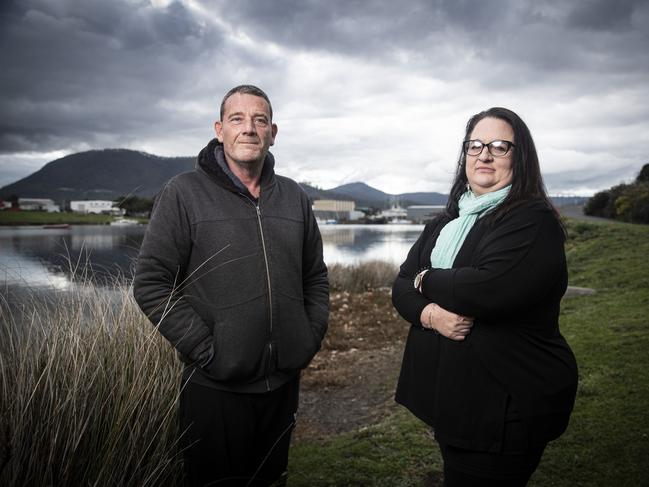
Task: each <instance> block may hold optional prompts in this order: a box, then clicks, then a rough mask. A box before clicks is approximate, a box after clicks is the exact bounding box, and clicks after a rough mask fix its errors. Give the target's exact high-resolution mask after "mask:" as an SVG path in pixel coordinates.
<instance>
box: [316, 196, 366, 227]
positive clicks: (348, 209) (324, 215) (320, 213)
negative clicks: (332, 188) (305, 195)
mask: <svg viewBox="0 0 649 487" xmlns="http://www.w3.org/2000/svg"><path fill="white" fill-rule="evenodd" d="M355 208H356V203H355V202H354V201H345V200H315V201H314V202H313V213H314V214H315V217H316V220H318V221H325V222H326V221H331V220H335V221H341V220H343V221H348V220H354V219H358V218H359V216H358V215H359V212H357V211H355ZM360 215H361V216H362V213H360Z"/></svg>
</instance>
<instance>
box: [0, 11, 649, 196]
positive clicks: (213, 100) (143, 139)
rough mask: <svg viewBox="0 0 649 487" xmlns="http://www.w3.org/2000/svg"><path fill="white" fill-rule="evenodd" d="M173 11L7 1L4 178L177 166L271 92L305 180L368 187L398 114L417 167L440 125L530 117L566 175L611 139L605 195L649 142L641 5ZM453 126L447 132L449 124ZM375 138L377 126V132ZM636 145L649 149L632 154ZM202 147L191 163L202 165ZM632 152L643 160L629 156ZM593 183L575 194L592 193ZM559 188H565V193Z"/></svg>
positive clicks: (648, 71)
mask: <svg viewBox="0 0 649 487" xmlns="http://www.w3.org/2000/svg"><path fill="white" fill-rule="evenodd" d="M166 3H167V2H164V1H159V0H155V1H154V0H110V1H106V0H57V1H51V0H20V1H10V0H4V1H0V43H1V46H2V49H1V51H0V66H2V70H3V71H2V76H1V77H0V112H1V113H2V119H1V120H0V162H2V161H3V160H4V161H9V159H8V158H10V157H11V155H12V154H27V153H28V154H30V157H31V154H37V153H41V154H42V153H47V152H52V151H74V150H78V149H79V148H81V147H82V148H89V147H96V148H101V147H118V146H122V147H123V146H132V147H134V148H139V147H141V146H142V145H143V144H149V145H148V147H147V150H149V151H152V152H159V153H160V152H161V151H160V150H159V147H160V144H163V145H164V144H167V145H165V149H167V150H171V151H173V150H176V147H178V146H177V145H176V146H172V144H170V143H167V141H169V140H172V139H176V138H178V137H186V138H187V140H188V141H189V138H190V137H189V136H188V135H187V134H189V133H190V132H194V133H199V134H200V135H199V138H200V137H201V136H202V135H203V134H205V136H206V137H207V136H210V135H211V134H210V133H208V130H209V127H210V125H211V123H212V121H213V117H214V116H215V115H216V114H217V109H218V104H219V102H220V97H221V96H222V95H223V94H224V93H225V92H226V91H227V90H228V89H229V88H231V87H232V86H234V85H235V84H239V83H254V84H258V85H259V86H261V87H262V88H263V89H265V90H266V91H267V92H268V93H269V95H270V96H271V99H272V100H273V102H274V105H275V107H276V111H277V112H278V114H281V115H289V117H288V118H290V122H289V121H288V120H286V119H285V121H286V122H287V123H288V125H282V123H283V121H281V120H280V121H279V122H280V126H281V127H282V130H281V132H280V134H281V135H280V146H279V147H276V149H277V150H279V151H281V150H282V147H286V146H282V144H284V143H286V142H288V140H289V138H290V137H287V136H285V135H284V134H285V132H284V128H283V127H287V128H290V130H291V133H292V134H295V133H297V132H299V133H300V136H299V137H298V138H299V139H300V140H299V141H298V142H297V143H296V146H295V147H287V148H286V151H287V153H291V154H296V155H297V156H296V157H295V158H296V159H297V161H296V162H295V163H294V164H295V167H304V168H305V169H304V170H305V171H306V170H307V169H306V168H307V167H312V168H317V170H322V171H325V170H328V171H330V172H331V173H336V174H338V173H340V174H343V173H345V174H352V175H354V174H357V172H358V171H357V169H356V168H354V167H351V166H353V165H354V164H356V165H359V164H362V162H359V161H361V160H364V159H363V158H364V157H366V155H367V153H368V149H371V150H377V155H378V154H381V153H382V151H379V150H378V149H376V148H377V147H379V146H381V144H382V139H381V138H380V137H381V136H380V134H379V135H376V134H375V132H381V131H382V130H383V129H384V125H385V124H387V121H388V120H389V117H391V116H393V115H394V114H395V113H396V114H399V115H400V117H403V119H401V118H400V119H399V123H398V124H397V125H398V127H395V128H396V129H402V130H403V133H402V134H401V137H398V136H396V137H395V139H394V141H393V143H391V144H389V145H390V146H392V145H395V147H396V146H397V144H400V143H403V144H404V145H403V146H399V147H402V149H403V150H406V151H408V150H410V148H409V147H408V144H407V143H406V142H402V141H404V140H407V139H408V136H409V134H407V133H406V130H405V128H404V127H406V126H407V125H408V123H411V119H410V118H409V117H414V118H415V119H417V120H421V118H422V117H427V116H428V113H432V115H431V116H430V118H429V119H428V122H430V121H433V120H434V116H445V117H451V118H453V117H456V116H457V115H458V114H459V113H463V114H464V113H465V112H466V113H465V114H466V116H468V115H469V113H473V112H475V111H478V110H479V109H481V108H484V107H486V106H491V105H505V106H512V108H514V109H516V110H519V109H526V110H523V111H527V112H528V113H530V112H531V113H533V114H534V115H535V116H536V117H537V120H540V121H542V123H543V126H544V127H543V128H544V130H545V131H546V133H548V134H549V133H550V132H552V133H553V134H554V133H555V132H554V131H555V130H556V131H557V132H560V133H561V134H564V133H565V132H570V135H569V136H561V135H559V136H555V137H553V138H552V140H553V141H555V142H556V145H555V146H553V149H554V150H555V151H556V153H561V154H568V155H565V158H566V160H565V161H564V160H563V159H562V160H561V161H560V164H564V163H565V164H568V163H569V157H570V155H569V154H571V153H572V152H571V151H572V149H571V147H570V145H571V144H575V145H579V144H581V140H583V137H592V134H596V143H593V144H591V146H590V149H589V150H588V151H582V152H583V153H585V152H588V154H586V155H584V154H583V153H581V152H580V154H579V157H584V158H585V157H588V158H590V159H592V160H595V159H597V160H598V161H603V160H605V159H606V158H607V157H609V154H612V156H613V157H617V156H619V157H620V160H621V161H622V162H620V161H617V162H616V163H615V164H611V168H610V169H609V168H608V167H606V168H604V166H605V165H604V164H603V163H601V162H600V163H599V164H600V166H599V167H602V169H601V171H600V172H598V173H597V175H593V174H589V176H588V177H589V178H591V180H589V181H588V183H589V184H591V183H592V184H599V182H601V181H603V180H604V179H606V178H611V177H613V176H612V175H613V174H614V173H615V170H616V169H615V167H616V165H617V167H621V166H624V167H625V169H624V170H625V171H627V169H626V168H627V166H628V167H630V164H631V163H629V161H637V160H638V155H637V153H638V151H637V149H635V147H640V146H641V145H643V142H644V139H642V137H643V136H642V135H641V134H642V133H644V132H646V120H648V119H649V103H647V101H646V99H647V86H649V56H648V55H647V47H648V46H649V29H647V28H646V26H647V25H649V4H648V3H647V2H646V1H643V0H620V1H616V2H613V1H604V0H585V1H567V2H566V1H565V0H534V1H532V0H529V1H525V2H520V1H518V0H492V1H489V2H484V1H479V0H411V1H408V2H395V1H394V0H374V1H372V2H368V1H366V0H346V1H343V0H339V1H329V2H323V1H322V0H274V1H258V0H237V1H236V2H234V1H231V0H193V1H192V2H191V3H188V2H184V1H176V2H172V3H168V4H166ZM159 4H166V6H160V5H159ZM428 106H430V107H431V108H430V110H429V109H428V108H427V107H428ZM206 107H207V108H208V109H207V110H206ZM212 107H213V108H212ZM440 108H441V109H442V110H443V113H444V115H439V114H437V115H436V113H437V112H436V110H439V109H440ZM401 111H403V115H401ZM426 112H428V113H426ZM411 113H414V115H411ZM460 118H461V119H462V120H464V116H462V117H460ZM383 120H385V122H383ZM445 121H446V120H445ZM368 123H370V124H376V125H372V129H368V128H363V126H364V125H366V124H368ZM462 123H463V122H459V123H458V127H460V128H459V129H458V130H459V131H460V132H461V126H462ZM443 125H447V124H443ZM305 127H306V128H305ZM373 127H376V129H374V128H373ZM555 127H557V128H556V129H555ZM442 128H445V127H442ZM424 130H425V129H424ZM573 131H574V137H573ZM393 132H394V130H391V133H393ZM610 134H614V135H610ZM639 134H640V135H639ZM376 137H378V139H377V138H376ZM632 137H636V138H637V137H640V138H641V139H642V140H641V141H640V142H634V143H629V142H628V140H629V139H631V138H632ZM332 138H335V139H336V140H335V142H336V146H337V147H336V148H337V154H336V157H335V158H334V157H332V159H331V162H330V164H331V165H332V168H330V169H329V168H326V169H322V167H323V166H322V164H321V161H320V159H321V157H322V156H321V155H320V153H323V152H325V151H328V150H330V141H331V140H332ZM160 141H162V142H160ZM557 141H558V142H557ZM573 141H574V142H573ZM195 142H196V140H195V139H191V146H188V147H184V146H182V147H183V148H182V149H181V150H179V151H178V153H179V154H180V153H182V154H183V155H184V154H191V153H194V152H195V151H196V149H197V147H196V146H195V145H194V143H195ZM294 143H295V142H294ZM644 145H646V144H644ZM359 146H360V149H359ZM314 147H315V149H314ZM623 147H629V148H630V149H629V151H628V152H627V153H625V154H620V150H621V148H623ZM390 150H396V149H393V148H392V147H386V148H385V151H386V153H387V152H389V151H390ZM422 150H423V151H424V152H425V150H427V149H425V148H424V149H422ZM162 152H163V151H162ZM315 152H318V157H316V156H315V155H314V153H315ZM167 154H169V153H168V152H167ZM420 154H421V153H420V152H419V151H414V150H413V153H412V154H410V153H409V155H408V157H415V156H416V157H419V156H420ZM169 155H171V154H169ZM381 155H382V154H381ZM3 157H4V158H5V159H2V158H3ZM400 157H401V154H387V155H386V156H385V159H386V160H391V159H394V160H399V158H400ZM17 160H18V159H17ZM338 160H339V162H337V161H338ZM334 164H338V166H336V167H333V165H334ZM4 167H5V168H6V167H8V166H7V164H5V166H4ZM348 167H349V169H348ZM374 169H375V168H374V167H373V168H372V170H374ZM0 170H2V167H0ZM312 170H313V171H315V170H316V169H312ZM381 170H382V171H383V172H387V171H389V164H388V163H385V169H381ZM629 170H630V169H629ZM11 171H12V174H14V173H15V172H16V170H15V168H14V167H13V166H12V169H11ZM345 171H347V172H345ZM580 174H581V173H580V171H576V172H575V173H574V174H572V175H568V176H567V179H566V180H565V181H568V184H576V183H575V182H576V181H578V180H579V179H580ZM333 179H335V178H333V177H332V180H333ZM560 179H561V176H560V175H559V173H556V174H554V175H552V176H551V181H552V184H553V185H555V184H556V185H560V184H561V183H560ZM332 184H333V182H332ZM438 189H439V188H438Z"/></svg>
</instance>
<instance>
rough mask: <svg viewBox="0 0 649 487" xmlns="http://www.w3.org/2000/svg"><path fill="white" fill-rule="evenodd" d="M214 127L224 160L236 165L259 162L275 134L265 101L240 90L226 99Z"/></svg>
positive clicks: (274, 127)
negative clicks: (220, 118)
mask: <svg viewBox="0 0 649 487" xmlns="http://www.w3.org/2000/svg"><path fill="white" fill-rule="evenodd" d="M214 129H215V130H216V138H217V139H218V140H219V142H221V143H222V144H223V150H224V152H225V159H226V161H227V163H228V164H229V165H232V164H235V165H238V166H250V165H255V164H262V163H263V161H264V159H265V158H266V154H267V153H268V148H269V147H270V146H271V145H273V144H274V143H275V135H276V134H277V126H276V125H275V124H274V123H272V122H271V120H270V107H269V106H268V103H266V100H264V99H263V98H261V97H259V96H254V95H248V94H243V93H235V94H234V95H232V96H230V98H228V99H227V100H226V102H225V111H224V113H223V120H220V121H218V122H216V123H215V124H214Z"/></svg>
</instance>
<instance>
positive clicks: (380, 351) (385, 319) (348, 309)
mask: <svg viewBox="0 0 649 487" xmlns="http://www.w3.org/2000/svg"><path fill="white" fill-rule="evenodd" d="M408 328H409V325H408V323H407V322H406V321H404V320H403V319H402V318H401V317H400V316H399V315H398V314H397V312H396V311H395V310H394V308H393V307H392V302H391V300H390V290H389V289H386V288H380V289H377V290H373V291H368V292H364V293H349V292H334V293H332V295H331V316H330V320H329V331H328V332H327V335H326V337H325V340H324V342H323V346H322V350H321V351H320V352H319V353H318V354H317V355H316V357H315V358H314V360H313V362H312V363H311V364H310V365H309V367H308V368H307V370H306V371H305V372H304V373H303V375H302V387H301V390H300V411H299V418H298V424H297V427H296V430H295V432H294V440H295V441H300V440H305V439H309V440H314V439H316V440H317V439H320V438H324V437H327V436H329V435H331V434H337V433H342V432H347V431H353V430H356V429H359V428H362V427H363V426H368V425H371V424H374V423H376V422H378V421H380V420H381V419H382V418H384V417H385V416H387V415H388V414H390V412H391V411H393V410H394V409H395V408H397V407H398V406H397V404H396V403H395V402H394V390H395V386H396V380H397V377H398V374H399V368H400V365H401V357H402V355H403V345H404V341H405V338H406V335H407V333H408Z"/></svg>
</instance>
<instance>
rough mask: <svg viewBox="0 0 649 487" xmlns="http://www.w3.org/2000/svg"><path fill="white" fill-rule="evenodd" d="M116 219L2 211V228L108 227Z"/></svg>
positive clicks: (75, 214)
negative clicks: (28, 226) (39, 226)
mask: <svg viewBox="0 0 649 487" xmlns="http://www.w3.org/2000/svg"><path fill="white" fill-rule="evenodd" d="M115 219H116V217H114V216H111V215H92V214H89V215H83V214H81V213H71V212H63V213H48V212H46V211H8V210H5V211H0V226H1V225H5V226H12V225H52V224H58V223H69V224H71V225H106V224H108V223H110V222H112V221H113V220H115ZM138 220H139V219H138ZM144 221H146V219H145V220H144Z"/></svg>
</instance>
